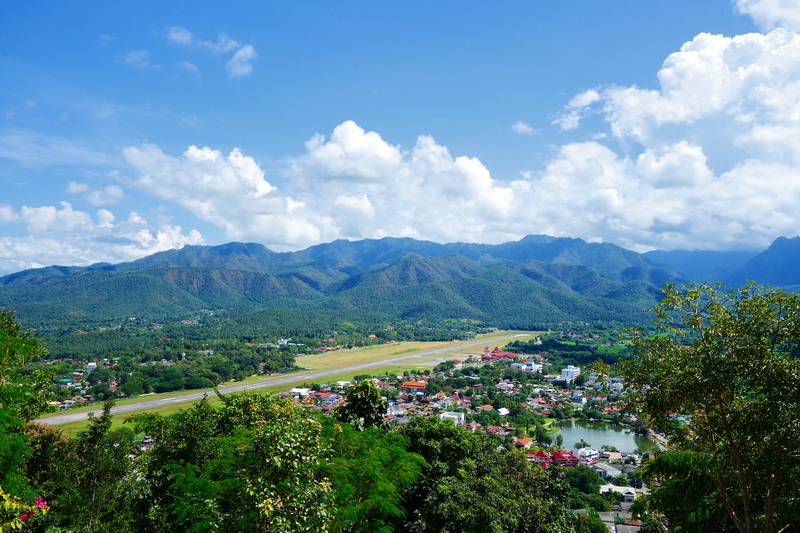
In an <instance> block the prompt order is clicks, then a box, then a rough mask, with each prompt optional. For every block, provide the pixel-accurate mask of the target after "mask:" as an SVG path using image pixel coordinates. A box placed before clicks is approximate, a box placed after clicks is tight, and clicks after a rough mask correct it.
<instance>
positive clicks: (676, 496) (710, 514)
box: [631, 451, 736, 533]
mask: <svg viewBox="0 0 800 533" xmlns="http://www.w3.org/2000/svg"><path fill="white" fill-rule="evenodd" d="M712 466H713V458H712V457H710V456H708V455H707V454H702V453H697V452H680V451H674V452H670V453H662V454H661V455H659V456H658V457H656V458H655V459H653V460H650V461H647V462H645V464H644V465H643V466H642V468H641V475H642V477H644V478H645V479H650V480H653V481H657V482H658V483H657V484H656V485H655V486H653V487H651V490H650V492H648V493H646V494H644V495H642V496H641V497H639V498H637V499H636V501H635V502H634V504H633V506H631V512H632V513H633V514H635V515H636V516H639V517H642V518H647V517H649V516H652V515H663V516H665V517H667V520H668V524H669V526H670V528H672V529H677V530H680V531H685V532H686V533H704V532H706V531H720V532H723V531H735V529H736V528H735V526H734V525H733V522H732V521H731V519H730V517H729V516H728V514H727V512H726V511H725V508H724V507H723V506H722V503H721V502H720V501H719V498H718V497H717V494H716V492H717V488H716V486H715V485H714V480H713V479H712V477H711V468H712Z"/></svg>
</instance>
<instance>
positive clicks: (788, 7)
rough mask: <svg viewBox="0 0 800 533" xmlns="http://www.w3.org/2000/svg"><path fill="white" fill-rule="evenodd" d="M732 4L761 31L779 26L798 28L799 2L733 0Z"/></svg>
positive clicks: (799, 16)
mask: <svg viewBox="0 0 800 533" xmlns="http://www.w3.org/2000/svg"><path fill="white" fill-rule="evenodd" d="M734 4H735V5H736V9H737V10H738V11H739V12H740V13H744V14H745V15H749V16H750V17H751V18H752V19H753V21H754V22H755V23H756V25H757V26H758V27H759V28H760V29H761V30H763V31H771V30H774V29H775V28H779V27H782V28H787V29H790V30H794V31H799V30H800V4H798V3H797V2H796V1H794V0H735V1H734Z"/></svg>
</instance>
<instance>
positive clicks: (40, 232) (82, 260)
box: [0, 202, 203, 274]
mask: <svg viewBox="0 0 800 533" xmlns="http://www.w3.org/2000/svg"><path fill="white" fill-rule="evenodd" d="M0 222H6V223H22V224H24V225H25V227H26V230H27V234H26V235H24V236H21V237H1V238H0V274H2V273H9V272H16V271H19V270H24V269H26V268H37V267H42V266H47V265H53V264H57V265H89V264H92V263H96V262H101V261H107V262H112V263H118V262H122V261H130V260H133V259H136V258H138V257H142V256H144V255H148V254H152V253H155V252H159V251H164V250H169V249H172V248H180V247H181V246H184V245H186V244H202V243H203V238H202V236H201V235H200V233H198V232H197V231H196V230H191V231H190V232H188V234H184V233H183V231H182V229H181V228H180V226H172V225H162V226H160V227H157V228H156V227H153V226H151V225H150V224H148V223H147V221H146V220H144V219H143V218H142V217H140V216H139V215H137V214H136V213H131V214H130V216H129V217H128V219H127V220H124V221H121V222H116V217H115V216H114V214H113V213H112V212H110V211H108V210H106V209H100V210H99V211H97V213H96V214H95V215H94V216H92V215H91V214H90V213H86V212H82V211H76V210H74V209H73V207H72V205H70V204H69V203H67V202H61V203H60V205H59V206H39V207H28V206H23V207H21V208H20V210H19V212H18V213H17V212H16V211H14V210H13V209H11V208H10V207H8V206H0Z"/></svg>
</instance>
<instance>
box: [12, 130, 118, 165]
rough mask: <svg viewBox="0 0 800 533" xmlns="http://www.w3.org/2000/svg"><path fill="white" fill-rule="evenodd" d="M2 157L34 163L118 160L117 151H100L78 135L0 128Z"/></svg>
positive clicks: (52, 163) (104, 162)
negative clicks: (75, 136)
mask: <svg viewBox="0 0 800 533" xmlns="http://www.w3.org/2000/svg"><path fill="white" fill-rule="evenodd" d="M0 157H5V158H8V159H12V160H14V161H18V162H19V163H21V164H23V165H32V166H39V165H57V164H60V165H80V166H87V165H93V166H106V165H110V164H115V163H117V162H118V156H117V155H110V154H107V153H104V152H100V151H98V150H97V148H96V147H94V146H90V145H86V144H84V143H82V142H80V141H76V140H75V139H69V138H63V137H55V136H47V135H43V134H41V133H38V132H34V131H28V130H19V129H9V130H5V131H0Z"/></svg>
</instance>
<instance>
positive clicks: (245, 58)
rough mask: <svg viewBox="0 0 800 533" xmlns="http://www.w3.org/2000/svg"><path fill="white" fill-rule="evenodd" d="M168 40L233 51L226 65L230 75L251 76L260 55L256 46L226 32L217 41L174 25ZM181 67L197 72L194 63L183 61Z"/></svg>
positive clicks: (183, 44) (219, 51)
mask: <svg viewBox="0 0 800 533" xmlns="http://www.w3.org/2000/svg"><path fill="white" fill-rule="evenodd" d="M167 40H168V41H171V42H173V43H176V44H179V45H181V46H184V47H187V48H191V49H195V50H203V51H206V52H211V53H212V54H229V53H231V52H232V53H233V54H232V55H231V57H230V59H229V60H228V62H227V63H226V65H225V68H226V69H227V71H228V77H231V78H236V77H240V76H249V75H250V74H252V72H253V65H252V62H253V61H254V60H255V59H256V57H258V54H257V53H256V50H255V48H254V47H253V45H250V44H242V43H240V42H239V41H237V40H235V39H231V38H230V37H228V36H227V35H225V34H224V33H220V34H219V35H218V36H217V40H216V41H206V40H202V39H196V38H195V37H194V35H192V33H191V32H190V31H189V30H187V29H186V28H184V27H182V26H173V27H171V28H170V29H169V30H168V31H167ZM179 65H180V66H181V68H184V69H187V70H191V71H195V72H197V67H196V66H195V65H193V64H192V63H188V62H185V61H184V62H182V63H180V64H179Z"/></svg>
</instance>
